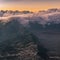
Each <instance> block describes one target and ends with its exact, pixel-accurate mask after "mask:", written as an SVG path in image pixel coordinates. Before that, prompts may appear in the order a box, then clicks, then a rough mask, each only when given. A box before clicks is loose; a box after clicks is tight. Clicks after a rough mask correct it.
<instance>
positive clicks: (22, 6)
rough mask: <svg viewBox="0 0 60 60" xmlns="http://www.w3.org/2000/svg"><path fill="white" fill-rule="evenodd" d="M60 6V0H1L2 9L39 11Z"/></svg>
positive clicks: (0, 7)
mask: <svg viewBox="0 0 60 60" xmlns="http://www.w3.org/2000/svg"><path fill="white" fill-rule="evenodd" d="M51 8H60V0H0V10H20V11H22V10H29V11H33V12H36V11H39V10H47V9H51Z"/></svg>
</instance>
